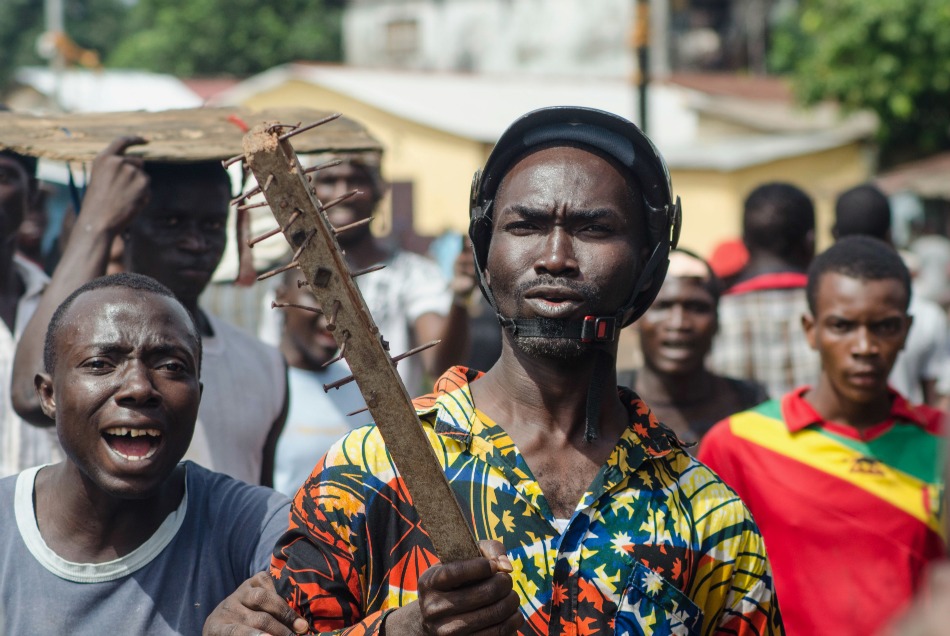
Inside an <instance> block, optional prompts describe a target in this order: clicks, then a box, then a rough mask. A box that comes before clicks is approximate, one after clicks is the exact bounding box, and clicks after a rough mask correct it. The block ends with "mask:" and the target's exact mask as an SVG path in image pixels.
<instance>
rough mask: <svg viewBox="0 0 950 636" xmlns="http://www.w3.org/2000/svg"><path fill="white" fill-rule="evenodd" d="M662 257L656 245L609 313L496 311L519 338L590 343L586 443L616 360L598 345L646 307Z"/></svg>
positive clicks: (591, 436)
mask: <svg viewBox="0 0 950 636" xmlns="http://www.w3.org/2000/svg"><path fill="white" fill-rule="evenodd" d="M665 259H666V254H665V253H664V252H663V251H662V250H661V246H660V245H658V246H657V247H656V248H655V249H654V250H653V254H652V255H651V256H650V259H649V260H648V261H647V264H646V266H645V267H644V268H643V271H642V272H641V273H640V276H639V277H638V279H637V284H636V286H635V287H634V289H633V294H632V295H631V296H630V300H629V301H628V302H627V303H626V304H625V305H624V306H623V307H621V308H620V309H619V310H618V311H617V313H616V314H614V315H612V316H594V315H588V316H584V317H583V318H582V319H580V320H541V319H538V318H505V317H504V316H502V315H501V313H498V314H497V315H498V322H499V323H501V326H502V327H503V328H504V329H506V330H507V331H508V332H509V333H511V335H512V336H515V337H518V338H548V339H558V338H561V339H567V340H580V341H581V342H582V343H584V344H588V345H590V348H591V351H592V352H593V355H594V357H595V359H594V366H593V369H592V370H591V376H590V382H589V383H588V385H587V405H586V408H585V416H584V420H585V421H584V439H585V440H586V441H587V442H588V443H591V442H593V441H594V440H595V439H597V437H598V430H599V428H600V427H599V423H600V411H601V400H602V397H603V392H604V385H605V383H606V382H607V379H608V378H609V377H610V373H611V371H612V370H613V367H614V365H615V364H616V361H615V359H614V356H613V355H612V353H611V352H610V351H609V350H608V349H607V348H606V347H603V346H599V345H604V344H607V343H610V342H614V341H616V340H617V338H618V337H619V336H620V329H621V328H622V327H624V326H626V325H628V324H630V323H631V322H633V321H634V320H636V319H637V318H639V317H640V315H642V314H643V312H644V311H646V309H647V307H637V301H638V300H639V299H640V297H641V294H642V293H643V292H644V291H645V290H646V289H647V288H649V287H650V285H651V284H652V283H653V279H654V275H655V274H656V271H657V268H658V267H659V266H660V264H661V262H663V261H664V260H665ZM483 289H484V290H485V292H486V296H488V298H489V301H490V302H491V304H492V305H494V306H495V307H496V308H497V305H495V302H494V300H495V299H494V294H492V292H491V289H490V288H489V287H488V286H487V285H485V286H484V287H483ZM652 300H653V296H652V295H651V296H649V300H648V301H647V302H646V303H645V304H646V305H647V306H649V303H650V302H652ZM631 312H632V313H631ZM625 316H626V320H625Z"/></svg>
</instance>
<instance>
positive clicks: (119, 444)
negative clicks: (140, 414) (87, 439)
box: [102, 426, 162, 461]
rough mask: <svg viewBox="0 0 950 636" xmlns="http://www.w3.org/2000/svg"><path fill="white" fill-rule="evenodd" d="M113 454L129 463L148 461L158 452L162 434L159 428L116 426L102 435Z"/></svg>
mask: <svg viewBox="0 0 950 636" xmlns="http://www.w3.org/2000/svg"><path fill="white" fill-rule="evenodd" d="M102 437H103V439H105V441H106V444H108V446H109V448H110V449H111V450H112V452H113V453H115V454H116V455H118V456H119V457H122V458H123V459H127V460H129V461H142V460H144V459H148V458H149V457H151V456H152V455H154V454H155V451H157V450H158V447H159V444H161V440H162V432H161V431H159V430H158V429H157V428H128V427H125V426H114V427H112V428H107V429H106V430H105V431H103V433H102Z"/></svg>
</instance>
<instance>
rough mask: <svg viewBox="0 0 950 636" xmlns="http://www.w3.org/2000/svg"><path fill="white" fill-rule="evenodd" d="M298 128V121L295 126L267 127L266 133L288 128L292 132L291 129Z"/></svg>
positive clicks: (279, 125) (278, 125)
mask: <svg viewBox="0 0 950 636" xmlns="http://www.w3.org/2000/svg"><path fill="white" fill-rule="evenodd" d="M299 127H300V122H299V121H298V122H297V123H296V124H274V125H273V126H268V127H267V132H269V133H275V132H278V131H280V130H282V129H284V128H290V129H291V130H292V129H294V128H299Z"/></svg>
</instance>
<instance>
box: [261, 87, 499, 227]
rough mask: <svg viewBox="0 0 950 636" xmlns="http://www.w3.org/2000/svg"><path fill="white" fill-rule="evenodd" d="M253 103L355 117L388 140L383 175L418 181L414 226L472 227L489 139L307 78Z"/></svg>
mask: <svg viewBox="0 0 950 636" xmlns="http://www.w3.org/2000/svg"><path fill="white" fill-rule="evenodd" d="M245 105H246V106H249V107H251V108H271V107H278V106H309V107H313V108H320V109H323V110H332V111H339V112H342V113H344V114H345V115H346V116H347V117H350V118H352V119H355V120H357V121H359V122H361V123H362V124H364V125H365V126H366V128H367V129H368V130H369V131H370V133H372V134H373V136H375V137H376V138H377V139H379V140H380V142H382V144H383V147H384V148H385V149H386V152H385V153H384V155H383V176H384V177H385V178H386V179H388V180H390V181H394V182H395V181H410V182H412V184H413V203H414V208H415V214H414V224H413V225H414V227H415V230H416V232H417V233H418V234H421V235H428V236H436V235H439V234H441V233H442V232H444V231H445V230H449V229H454V230H457V231H464V230H465V229H466V228H467V227H468V193H469V188H470V186H471V183H472V175H473V174H474V173H475V170H477V169H478V168H479V167H481V165H482V163H483V162H484V161H485V159H486V158H487V157H488V152H489V150H490V148H488V147H485V146H484V144H481V143H478V142H475V141H472V140H470V139H464V138H462V137H457V136H455V135H450V134H448V133H443V132H441V131H438V130H435V129H433V128H429V127H427V126H421V125H419V124H415V123H412V122H409V121H407V120H405V119H402V118H398V117H395V116H393V115H391V114H389V113H386V112H384V111H381V110H379V109H377V108H374V107H372V106H369V105H367V104H365V103H363V102H358V101H356V100H354V99H352V98H350V97H347V96H345V95H341V94H340V93H337V92H334V91H331V90H328V89H325V88H322V87H319V86H315V85H313V84H309V83H306V82H299V81H292V82H288V83H287V84H284V85H282V86H280V87H278V88H276V89H274V90H272V91H266V92H262V93H259V94H257V95H255V96H254V97H252V98H250V99H248V100H247V101H246V102H245ZM390 218H391V217H390V206H389V200H388V197H387V199H386V200H385V201H383V202H382V204H381V207H380V210H379V215H378V219H377V221H375V222H374V224H373V225H374V228H373V229H374V231H375V232H376V233H377V234H380V235H384V234H387V233H388V232H389V227H390Z"/></svg>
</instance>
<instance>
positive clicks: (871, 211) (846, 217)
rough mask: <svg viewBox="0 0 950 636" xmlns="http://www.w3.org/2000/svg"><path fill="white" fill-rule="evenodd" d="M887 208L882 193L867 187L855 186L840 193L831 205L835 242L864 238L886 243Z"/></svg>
mask: <svg viewBox="0 0 950 636" xmlns="http://www.w3.org/2000/svg"><path fill="white" fill-rule="evenodd" d="M890 231H891V204H890V202H889V201H888V200H887V197H886V196H885V195H884V193H883V192H881V191H880V190H878V189H877V188H876V187H875V186H873V185H871V184H869V183H868V184H864V185H859V186H856V187H854V188H851V189H850V190H847V191H846V192H843V193H842V194H841V195H840V196H839V197H838V200H837V201H836V202H835V224H834V228H833V230H832V232H833V233H834V235H835V238H836V239H840V238H843V237H845V236H852V235H855V234H864V235H867V236H873V237H874V238H878V239H881V240H882V241H887V240H889V236H888V233H889V232H890Z"/></svg>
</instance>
